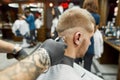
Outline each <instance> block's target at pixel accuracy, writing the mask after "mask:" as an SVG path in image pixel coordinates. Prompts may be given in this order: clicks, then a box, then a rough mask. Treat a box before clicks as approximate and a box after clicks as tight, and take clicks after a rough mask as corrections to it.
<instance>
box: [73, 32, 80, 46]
mask: <svg viewBox="0 0 120 80" xmlns="http://www.w3.org/2000/svg"><path fill="white" fill-rule="evenodd" d="M73 42H74V44H75V45H79V44H80V43H81V33H80V32H76V33H75V34H74V37H73Z"/></svg>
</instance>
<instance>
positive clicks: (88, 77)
mask: <svg viewBox="0 0 120 80" xmlns="http://www.w3.org/2000/svg"><path fill="white" fill-rule="evenodd" d="M74 69H75V71H76V72H77V73H78V75H80V76H81V78H82V80H103V79H101V78H99V77H98V76H96V75H94V74H93V73H91V72H89V71H87V70H85V69H84V68H83V67H81V66H80V65H78V64H76V63H74Z"/></svg>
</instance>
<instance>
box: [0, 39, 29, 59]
mask: <svg viewBox="0 0 120 80" xmlns="http://www.w3.org/2000/svg"><path fill="white" fill-rule="evenodd" d="M0 53H7V57H8V58H16V59H18V60H22V59H24V58H25V57H27V56H28V54H27V52H26V51H25V50H24V49H22V47H19V46H17V45H15V44H13V43H10V42H7V41H3V40H0Z"/></svg>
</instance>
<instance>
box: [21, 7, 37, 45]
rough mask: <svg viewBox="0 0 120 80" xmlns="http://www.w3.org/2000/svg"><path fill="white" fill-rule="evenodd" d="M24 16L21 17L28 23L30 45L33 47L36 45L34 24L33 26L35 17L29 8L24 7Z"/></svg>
mask: <svg viewBox="0 0 120 80" xmlns="http://www.w3.org/2000/svg"><path fill="white" fill-rule="evenodd" d="M25 15H26V17H25V16H23V18H24V19H25V20H26V21H27V23H28V24H29V29H30V41H29V42H30V47H33V46H35V45H36V33H35V30H36V26H35V17H34V15H33V14H32V12H31V11H30V9H27V8H26V9H25Z"/></svg>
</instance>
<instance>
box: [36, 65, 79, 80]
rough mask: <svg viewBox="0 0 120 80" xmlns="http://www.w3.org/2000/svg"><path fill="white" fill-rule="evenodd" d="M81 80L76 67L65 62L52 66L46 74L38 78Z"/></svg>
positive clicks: (46, 79)
mask: <svg viewBox="0 0 120 80" xmlns="http://www.w3.org/2000/svg"><path fill="white" fill-rule="evenodd" d="M73 79H74V80H79V79H80V76H79V75H77V73H76V72H75V71H74V69H73V68H72V67H71V66H69V65H65V64H58V65H55V66H52V67H51V68H50V69H49V70H48V71H47V72H46V73H45V74H42V75H40V76H39V77H38V79H37V80H73Z"/></svg>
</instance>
